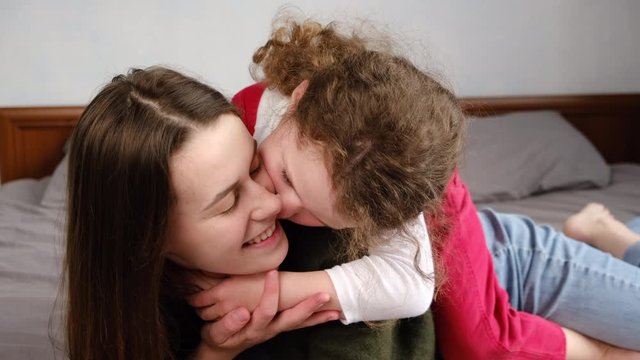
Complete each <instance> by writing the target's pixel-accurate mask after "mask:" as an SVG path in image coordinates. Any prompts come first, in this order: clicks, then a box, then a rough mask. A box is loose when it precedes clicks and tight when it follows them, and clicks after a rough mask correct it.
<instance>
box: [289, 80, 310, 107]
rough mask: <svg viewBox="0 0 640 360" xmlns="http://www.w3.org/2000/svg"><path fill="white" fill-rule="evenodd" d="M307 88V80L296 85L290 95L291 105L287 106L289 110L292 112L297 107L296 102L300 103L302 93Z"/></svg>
mask: <svg viewBox="0 0 640 360" xmlns="http://www.w3.org/2000/svg"><path fill="white" fill-rule="evenodd" d="M308 87H309V80H302V82H301V83H300V84H298V86H296V88H295V89H293V92H292V93H291V103H290V104H289V110H293V109H294V108H295V107H296V106H297V105H298V101H300V99H301V98H302V96H303V95H304V93H305V92H306V91H307V88H308Z"/></svg>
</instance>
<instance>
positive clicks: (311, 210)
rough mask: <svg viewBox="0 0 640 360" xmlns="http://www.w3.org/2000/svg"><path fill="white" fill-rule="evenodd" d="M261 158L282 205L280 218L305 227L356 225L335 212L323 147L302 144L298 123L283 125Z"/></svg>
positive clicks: (262, 148)
mask: <svg viewBox="0 0 640 360" xmlns="http://www.w3.org/2000/svg"><path fill="white" fill-rule="evenodd" d="M260 155H261V156H262V161H263V164H264V168H265V170H266V171H267V172H268V174H269V177H270V178H271V181H272V182H273V186H274V187H275V191H276V193H277V194H278V196H279V197H280V200H281V202H282V210H281V211H280V214H279V215H278V217H279V218H283V219H288V220H291V221H293V222H295V223H298V224H301V225H306V226H328V227H331V228H334V229H342V228H347V227H352V226H353V223H352V222H351V221H349V220H348V219H347V217H346V216H343V215H342V214H339V213H338V212H336V211H335V210H334V209H335V208H336V207H335V204H336V195H335V191H334V190H333V186H332V184H331V177H330V174H329V170H328V169H327V164H326V162H325V161H324V157H323V154H322V152H321V148H320V146H319V145H316V144H312V143H310V142H308V143H304V144H301V143H300V141H299V140H298V127H297V125H296V124H295V121H283V122H281V123H280V125H279V126H278V127H277V128H276V129H275V130H274V131H273V133H272V134H271V135H269V136H268V137H267V138H266V139H265V141H264V142H263V143H262V144H261V145H260Z"/></svg>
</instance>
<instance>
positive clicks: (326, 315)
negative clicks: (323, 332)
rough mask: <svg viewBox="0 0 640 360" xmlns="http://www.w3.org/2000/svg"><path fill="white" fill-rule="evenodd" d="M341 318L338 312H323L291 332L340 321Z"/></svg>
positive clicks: (314, 315)
mask: <svg viewBox="0 0 640 360" xmlns="http://www.w3.org/2000/svg"><path fill="white" fill-rule="evenodd" d="M339 318H340V312H339V311H337V310H323V311H318V312H317V313H314V314H313V315H311V316H310V317H308V318H307V320H305V321H303V322H302V323H301V324H299V325H297V326H294V327H293V328H291V329H289V330H295V329H301V328H305V327H309V326H315V325H318V324H324V323H326V322H329V321H334V320H338V319H339Z"/></svg>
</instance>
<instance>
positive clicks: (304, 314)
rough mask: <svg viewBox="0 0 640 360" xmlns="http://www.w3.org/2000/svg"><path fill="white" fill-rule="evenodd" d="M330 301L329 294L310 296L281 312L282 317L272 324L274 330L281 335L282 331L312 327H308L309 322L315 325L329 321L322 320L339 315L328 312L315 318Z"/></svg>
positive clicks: (279, 316)
mask: <svg viewBox="0 0 640 360" xmlns="http://www.w3.org/2000/svg"><path fill="white" fill-rule="evenodd" d="M329 300H330V299H329V294H327V293H317V294H314V295H311V296H309V297H308V298H306V299H304V300H303V301H301V302H300V303H298V304H297V305H296V306H294V307H292V308H289V309H287V310H284V311H283V312H281V313H280V315H278V318H277V319H276V320H275V321H274V322H273V324H272V328H273V330H274V331H275V332H278V333H279V332H282V331H288V330H292V329H297V328H300V327H305V326H310V325H306V322H307V321H309V323H313V324H315V323H322V322H325V321H328V319H327V320H325V321H321V320H322V319H324V318H325V317H326V316H328V315H327V314H330V313H335V314H337V311H335V312H331V311H327V312H326V313H325V312H319V313H318V314H321V313H324V314H323V315H318V316H316V317H314V314H315V313H316V312H317V311H318V310H319V309H320V308H321V307H322V306H323V305H324V304H326V303H327V302H328V301H329ZM318 321H319V322H318Z"/></svg>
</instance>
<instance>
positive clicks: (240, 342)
mask: <svg viewBox="0 0 640 360" xmlns="http://www.w3.org/2000/svg"><path fill="white" fill-rule="evenodd" d="M279 287H280V284H279V281H278V272H277V271H270V272H268V273H267V274H266V275H265V280H264V288H263V292H262V296H261V297H260V299H259V301H258V304H257V306H256V307H255V310H254V311H253V314H252V315H251V314H250V313H249V311H248V310H247V309H244V308H238V309H234V310H233V311H231V312H230V313H228V314H227V315H225V316H224V317H222V318H221V319H220V320H219V321H217V322H213V323H208V324H206V325H205V326H203V328H202V344H201V346H200V348H199V349H198V355H197V356H196V358H197V359H200V358H203V359H204V358H223V359H224V358H233V357H234V356H236V355H237V354H239V353H240V352H242V351H243V350H245V349H247V348H249V347H251V346H253V345H256V344H259V343H261V342H264V341H266V340H268V339H270V338H272V337H273V336H275V335H277V334H279V333H281V332H283V331H289V330H293V329H297V328H301V327H306V326H313V325H317V324H321V323H324V322H327V321H331V320H336V319H337V318H338V315H339V313H338V312H337V311H320V312H316V311H318V309H320V308H321V307H322V306H323V305H324V304H325V303H327V302H328V301H329V296H328V294H324V293H318V294H315V295H312V296H310V297H308V298H307V299H305V300H304V301H302V302H300V303H299V304H298V305H296V306H294V307H292V308H290V309H287V310H285V311H282V312H281V313H279V314H278V313H277V311H278V299H279V292H280V289H279Z"/></svg>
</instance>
